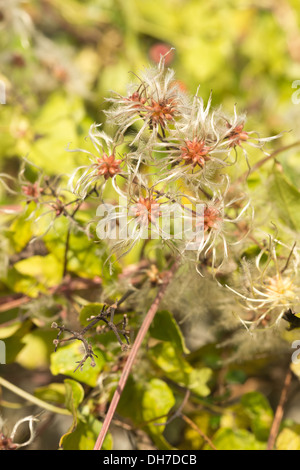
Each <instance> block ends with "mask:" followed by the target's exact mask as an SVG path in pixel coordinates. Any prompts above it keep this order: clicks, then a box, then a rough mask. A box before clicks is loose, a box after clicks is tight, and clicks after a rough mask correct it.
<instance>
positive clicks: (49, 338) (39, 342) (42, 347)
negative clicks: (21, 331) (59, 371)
mask: <svg viewBox="0 0 300 470" xmlns="http://www.w3.org/2000/svg"><path fill="white" fill-rule="evenodd" d="M55 336H56V334H55V331H53V330H50V329H36V330H33V331H30V332H29V333H28V334H26V335H25V336H24V337H23V338H22V343H23V344H24V347H23V348H22V350H21V352H20V353H19V354H18V356H17V362H18V363H19V364H21V365H22V366H23V367H26V368H27V369H32V370H34V369H36V368H39V367H47V368H48V367H49V362H50V354H51V352H52V348H53V339H54V338H55Z"/></svg>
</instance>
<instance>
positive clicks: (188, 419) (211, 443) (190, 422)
mask: <svg viewBox="0 0 300 470" xmlns="http://www.w3.org/2000/svg"><path fill="white" fill-rule="evenodd" d="M181 418H182V419H183V421H185V422H186V423H187V424H188V425H189V426H191V428H192V429H194V431H196V432H197V433H198V434H200V436H201V437H202V439H203V440H204V441H205V442H206V443H207V444H208V445H209V446H210V447H211V448H212V449H213V450H218V449H217V448H216V446H215V445H214V443H213V442H212V441H211V440H210V438H209V437H208V436H207V435H206V434H204V432H203V431H201V429H200V428H199V427H198V426H197V425H196V424H195V423H194V421H192V420H191V419H190V418H189V417H188V416H186V415H184V414H181Z"/></svg>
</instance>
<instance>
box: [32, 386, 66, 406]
mask: <svg viewBox="0 0 300 470" xmlns="http://www.w3.org/2000/svg"><path fill="white" fill-rule="evenodd" d="M34 396H36V397H37V398H40V399H41V400H44V401H47V402H52V403H55V404H64V403H65V401H66V385H65V384H62V383H57V382H52V383H50V384H49V385H46V386H44V387H38V388H36V389H35V390H34Z"/></svg>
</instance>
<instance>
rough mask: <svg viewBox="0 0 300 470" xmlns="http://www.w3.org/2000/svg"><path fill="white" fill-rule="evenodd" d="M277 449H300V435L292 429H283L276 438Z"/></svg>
mask: <svg viewBox="0 0 300 470" xmlns="http://www.w3.org/2000/svg"><path fill="white" fill-rule="evenodd" d="M276 449H277V450H300V436H299V435H298V434H297V433H295V432H294V431H292V430H291V429H288V428H285V429H283V430H282V431H281V433H280V434H279V435H278V437H277V439H276Z"/></svg>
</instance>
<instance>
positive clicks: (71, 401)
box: [64, 379, 84, 415]
mask: <svg viewBox="0 0 300 470" xmlns="http://www.w3.org/2000/svg"><path fill="white" fill-rule="evenodd" d="M64 383H65V386H66V398H65V406H66V408H67V409H68V410H70V411H71V413H72V414H73V415H75V414H76V413H77V408H78V406H79V405H80V403H81V402H82V400H83V399H84V390H83V388H82V385H81V384H80V383H79V382H76V381H75V380H71V379H65V380H64Z"/></svg>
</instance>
